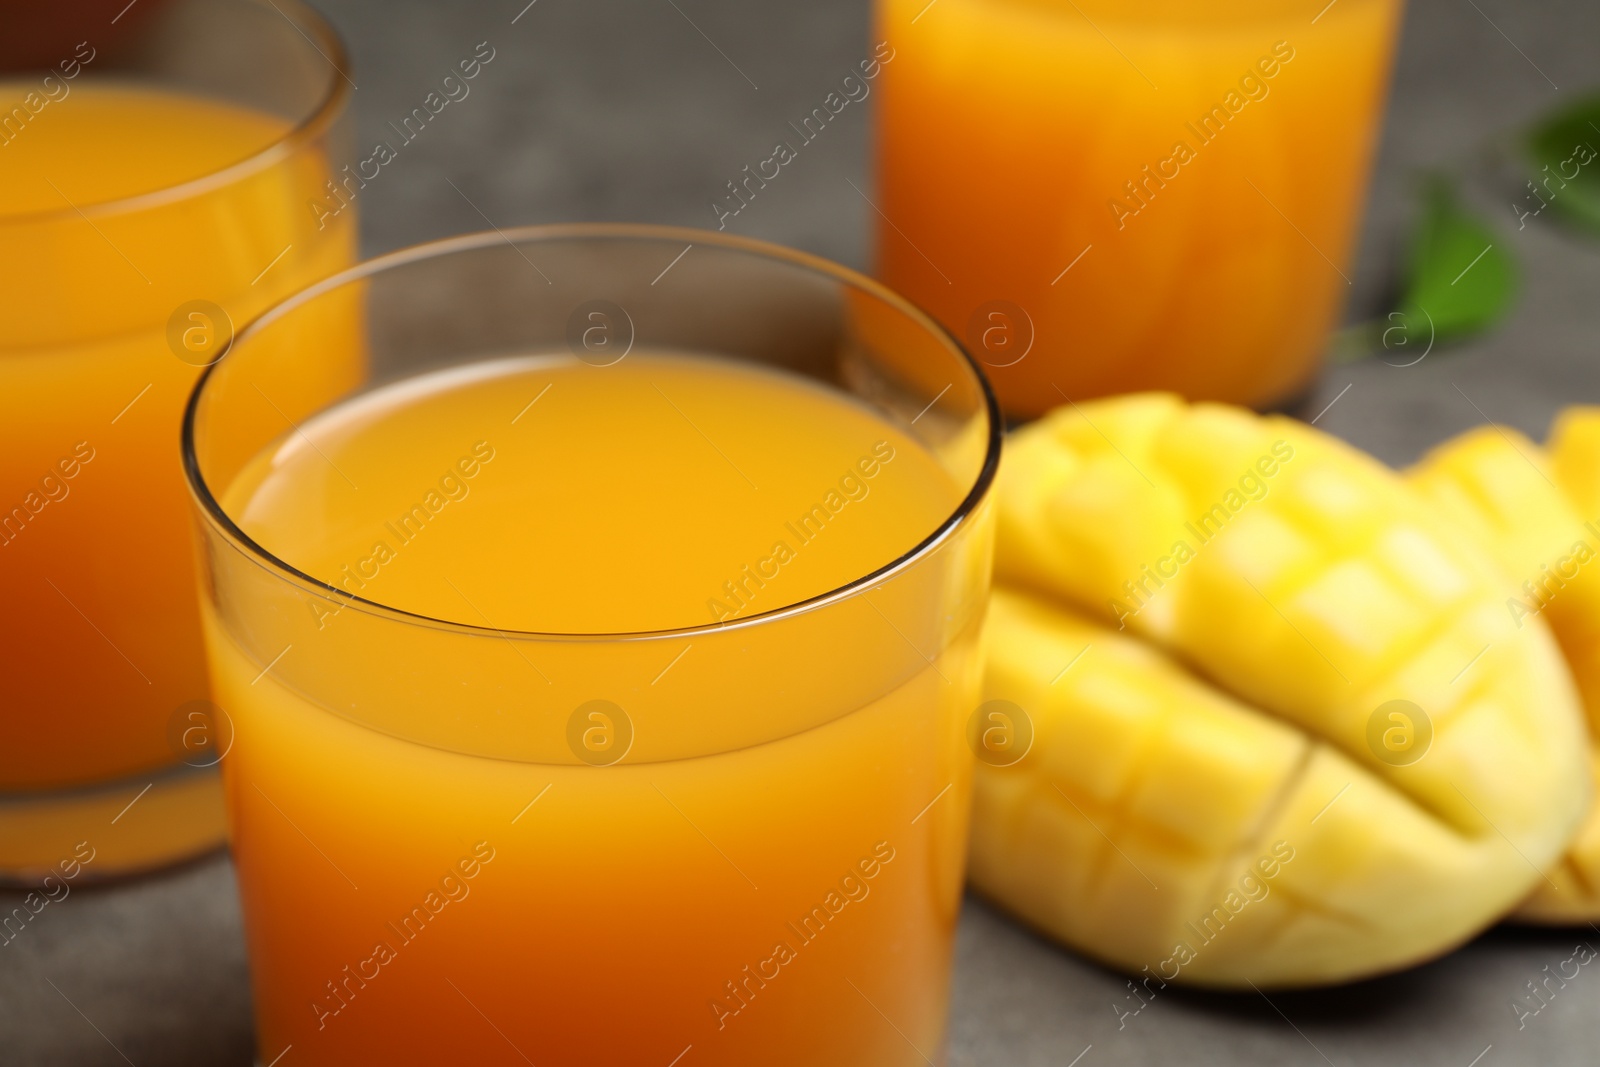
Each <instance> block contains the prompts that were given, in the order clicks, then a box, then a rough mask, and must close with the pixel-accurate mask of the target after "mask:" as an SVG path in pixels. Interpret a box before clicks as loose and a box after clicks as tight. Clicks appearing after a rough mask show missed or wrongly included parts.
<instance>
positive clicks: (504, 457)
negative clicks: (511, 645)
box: [224, 353, 959, 633]
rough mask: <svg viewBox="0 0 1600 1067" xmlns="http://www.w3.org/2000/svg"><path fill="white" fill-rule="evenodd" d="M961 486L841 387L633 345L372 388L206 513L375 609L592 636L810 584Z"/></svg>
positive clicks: (791, 598)
mask: <svg viewBox="0 0 1600 1067" xmlns="http://www.w3.org/2000/svg"><path fill="white" fill-rule="evenodd" d="M513 420H515V421H513ZM468 472H470V473H468ZM958 499H959V494H958V493H957V491H956V488H955V486H954V484H953V483H952V482H951V480H950V479H949V477H948V476H947V475H945V474H944V472H943V470H942V469H941V468H940V467H939V466H938V465H937V463H936V462H935V460H934V459H933V458H932V456H930V455H929V453H928V452H927V451H926V450H924V449H923V448H922V447H921V446H919V445H917V444H916V443H915V442H913V441H912V440H911V439H910V438H908V437H906V435H905V434H903V433H902V432H901V431H899V430H897V429H895V428H893V427H890V426H889V425H887V424H886V423H884V422H882V421H881V420H879V419H878V418H877V417H876V416H875V415H873V414H872V413H871V412H870V411H868V410H867V409H866V408H864V407H860V406H858V405H856V404H854V403H851V402H848V401H846V400H844V399H842V398H840V397H839V396H838V395H837V394H830V393H828V392H825V391H824V390H823V389H822V388H821V387H819V386H816V385H812V384H808V383H806V382H805V381H804V380H803V379H800V378H796V377H793V376H789V375H783V376H780V375H777V374H775V373H772V372H764V371H760V370H756V369H752V368H750V367H747V366H742V365H740V364H734V363H728V362H716V361H712V360H708V359H697V358H689V357H673V356H663V355H656V356H651V355H643V354H637V353H636V354H634V355H630V356H629V357H628V358H627V359H625V360H623V361H622V362H621V363H619V364H617V365H615V366H611V367H603V368H599V367H591V366H588V365H586V364H583V363H580V362H578V361H577V360H575V359H572V358H570V357H565V356H561V357H557V356H551V357H545V358H530V359H521V360H507V361H504V362H500V363H491V364H482V365H476V366H474V367H472V368H469V369H467V370H465V371H455V372H443V373H439V374H435V375H431V376H429V377H428V378H425V379H413V380H411V381H408V382H406V383H403V384H402V385H400V386H395V387H390V388H388V389H382V390H379V391H377V392H376V393H373V394H370V395H368V396H366V397H363V398H362V399H361V400H359V401H358V402H355V403H352V404H347V405H343V406H341V407H338V408H335V409H334V410H333V411H331V412H328V413H326V414H324V415H323V416H321V417H319V418H317V419H313V420H310V421H308V422H306V423H305V424H303V425H302V426H301V428H300V432H298V433H292V434H290V435H289V436H287V437H285V438H284V439H283V442H282V444H281V446H280V447H278V448H277V449H276V450H274V451H272V452H271V453H263V454H262V455H261V456H260V457H258V459H257V460H256V461H255V462H254V463H252V464H251V465H250V467H249V468H248V469H247V470H245V471H244V472H243V473H241V475H240V476H239V478H238V479H237V480H236V481H235V482H234V484H233V485H232V486H231V487H230V489H229V493H228V499H227V500H226V501H225V502H224V509H225V510H226V511H227V512H228V513H229V514H230V515H233V516H234V517H235V519H236V521H237V522H238V523H239V525H240V526H241V527H242V528H243V529H244V531H245V532H246V533H247V534H248V535H250V537H251V538H253V539H254V540H255V541H256V542H257V543H258V544H260V545H262V546H263V547H265V548H267V550H268V551H270V552H274V553H275V554H277V555H279V557H280V558H281V559H283V560H284V561H285V562H288V563H289V564H290V565H292V566H294V567H296V568H297V569H299V570H301V571H303V572H305V573H307V574H310V575H311V576H313V577H316V578H319V579H321V580H323V581H326V582H328V583H330V584H334V585H337V586H339V587H340V588H341V589H345V590H346V591H348V592H352V593H356V594H357V595H360V596H362V597H364V598H366V599H369V600H375V601H378V602H379V603H383V604H386V605H388V606H390V607H396V608H400V609H402V610H405V611H410V612H414V613H416V614H419V615H427V616H430V617H432V618H439V619H449V620H453V621H457V622H466V623H472V624H475V625H480V624H483V625H493V626H496V627H500V628H504V629H511V630H530V631H539V632H545V633H608V632H635V631H643V630H657V629H670V628H677V627H685V626H701V625H705V624H707V623H713V622H718V621H723V620H726V619H729V618H734V617H738V616H743V615H748V614H755V613H760V612H763V611H769V610H771V609H774V608H779V607H784V606H786V605H788V604H794V603H798V602H800V601H802V600H805V599H807V598H809V597H812V596H816V595H818V594H821V593H825V592H828V591H829V590H831V589H834V588H837V587H838V586H841V585H845V584H847V583H849V582H851V581H853V580H855V579H856V578H860V577H862V576H864V575H866V574H868V573H870V572H872V571H873V570H876V569H877V568H879V567H881V566H883V565H885V564H887V563H889V562H891V561H893V560H894V559H896V558H897V557H898V556H900V555H902V554H903V553H905V552H907V551H908V550H910V549H911V548H912V547H913V546H915V545H916V544H917V543H918V542H919V541H921V540H922V539H923V538H924V537H926V536H927V535H928V534H930V533H931V532H932V531H933V530H934V529H935V528H936V527H938V525H939V524H940V523H941V522H943V521H944V519H945V518H946V517H948V516H949V514H950V512H951V511H952V510H954V508H955V505H956V501H957V500H958ZM814 509H819V510H814Z"/></svg>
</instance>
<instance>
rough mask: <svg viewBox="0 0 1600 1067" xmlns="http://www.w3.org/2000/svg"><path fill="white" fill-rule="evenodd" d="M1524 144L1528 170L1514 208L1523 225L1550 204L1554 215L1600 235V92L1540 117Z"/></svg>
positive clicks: (1540, 213) (1541, 212)
mask: <svg viewBox="0 0 1600 1067" xmlns="http://www.w3.org/2000/svg"><path fill="white" fill-rule="evenodd" d="M1524 147H1525V149H1526V151H1527V158H1528V162H1529V164H1530V165H1529V167H1528V170H1529V172H1530V173H1529V185H1528V186H1525V187H1524V188H1523V190H1522V192H1523V197H1522V201H1521V203H1520V205H1519V206H1517V207H1516V208H1515V209H1514V210H1515V211H1516V213H1517V217H1518V218H1519V220H1521V222H1522V223H1523V224H1524V225H1525V224H1526V223H1527V221H1528V219H1529V218H1530V217H1531V216H1534V215H1542V214H1543V213H1544V210H1545V208H1546V207H1547V206H1548V207H1549V209H1550V214H1551V216H1553V217H1555V218H1557V219H1560V220H1562V221H1565V222H1567V223H1568V224H1570V225H1573V226H1575V227H1576V228H1578V229H1580V230H1585V231H1587V232H1588V233H1589V235H1590V236H1600V151H1597V149H1600V96H1591V97H1588V98H1586V99H1583V100H1580V101H1578V102H1577V103H1575V104H1573V105H1571V106H1570V107H1566V108H1562V109H1561V110H1560V111H1556V112H1554V113H1553V114H1550V115H1548V116H1546V117H1545V118H1544V119H1542V120H1540V122H1539V123H1538V125H1536V126H1534V128H1533V129H1532V130H1530V131H1529V133H1528V135H1527V140H1526V141H1525V142H1524ZM1524 212H1526V214H1524Z"/></svg>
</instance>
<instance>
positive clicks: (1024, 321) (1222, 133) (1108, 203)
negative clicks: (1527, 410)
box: [876, 0, 1401, 416]
mask: <svg viewBox="0 0 1600 1067" xmlns="http://www.w3.org/2000/svg"><path fill="white" fill-rule="evenodd" d="M1400 12H1401V3H1400V0H1335V2H1333V3H1329V2H1328V0H1246V2H1245V3H1242V4H1230V5H1226V9H1223V8H1220V7H1215V6H1206V5H1195V4H1192V3H1182V2H1179V0H1152V2H1149V3H1141V4H1134V5H1128V4H1120V3H1112V2H1109V0H1081V2H1078V3H1074V2H1073V0H935V2H933V3H929V2H928V0H878V23H879V29H880V33H881V34H882V35H883V37H884V38H886V39H887V41H888V42H889V43H890V45H891V46H892V49H893V58H892V59H891V60H890V61H888V62H887V63H885V64H884V67H883V72H882V77H881V80H880V86H879V87H880V89H881V96H880V100H881V110H880V115H879V142H878V156H877V162H878V168H879V194H878V198H877V201H876V204H877V207H878V208H879V209H880V210H881V215H879V216H878V219H879V226H878V260H877V262H878V271H879V274H880V276H881V277H882V278H883V279H884V280H885V281H886V282H887V283H888V284H889V285H891V286H892V287H894V288H896V289H898V290H900V291H901V292H903V293H905V294H907V295H908V296H910V297H911V298H912V299H913V300H914V301H916V302H917V303H919V304H921V305H922V306H923V307H925V308H927V309H928V310H929V311H931V312H932V313H933V314H934V316H935V317H936V318H938V319H939V320H941V321H942V322H943V323H944V324H945V325H946V326H947V327H948V328H950V329H951V330H952V331H953V332H955V333H956V334H957V335H959V336H961V337H962V338H964V339H965V340H966V341H967V342H968V344H969V347H970V348H971V349H972V350H973V352H974V353H975V354H976V355H977V356H978V358H979V359H980V360H981V361H982V362H983V363H984V364H985V365H986V369H987V370H988V373H989V374H990V376H991V378H992V379H993V382H994V385H995V390H996V392H997V393H998V394H999V396H1000V400H1001V404H1002V406H1004V407H1005V409H1006V410H1007V411H1008V412H1010V413H1012V414H1015V415H1020V416H1030V415H1037V414H1039V413H1041V412H1043V411H1045V410H1047V409H1049V408H1051V407H1054V406H1055V405H1057V404H1062V403H1065V402H1066V401H1067V399H1068V398H1071V399H1078V398H1082V397H1088V396H1099V395H1105V394H1110V393H1118V392H1128V391H1135V390H1141V389H1171V390H1175V391H1177V392H1180V393H1182V394H1184V395H1186V396H1188V397H1191V398H1195V399H1209V400H1223V401H1230V402H1234V403H1240V404H1247V405H1253V406H1256V407H1270V406H1280V405H1285V404H1289V403H1292V402H1294V401H1295V400H1297V399H1299V398H1300V397H1301V396H1302V395H1303V394H1305V393H1306V392H1307V391H1308V390H1309V388H1310V387H1311V385H1312V381H1313V378H1314V377H1315V375H1316V372H1317V367H1318V362H1319V358H1320V355H1321V353H1322V350H1323V348H1324V346H1325V343H1326V341H1327V336H1328V332H1329V329H1330V327H1331V326H1332V325H1333V324H1334V321H1335V318H1336V316H1337V315H1338V314H1339V310H1340V307H1341V303H1342V300H1343V297H1344V294H1345V293H1346V292H1347V290H1348V286H1349V281H1350V274H1351V266H1350V261H1351V258H1352V251H1353V247H1354V241H1355V239H1356V236H1357V223H1358V216H1359V213H1360V208H1361V204H1362V198H1363V193H1364V187H1365V184H1366V180H1367V175H1368V166H1369V162H1370V159H1371V156H1372V152H1373V149H1374V146H1375V141H1376V137H1377V133H1378V129H1379V119H1380V115H1381V111H1382V105H1383V101H1384V95H1385V91H1386V85H1387V80H1388V74H1389V67H1390V54H1391V52H1392V50H1393V47H1394V41H1395V36H1396V32H1397V27H1398V22H1399V17H1400Z"/></svg>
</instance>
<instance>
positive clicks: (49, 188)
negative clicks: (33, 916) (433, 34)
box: [0, 77, 353, 865]
mask: <svg viewBox="0 0 1600 1067" xmlns="http://www.w3.org/2000/svg"><path fill="white" fill-rule="evenodd" d="M62 84H63V85H66V86H70V92H69V93H68V94H67V95H65V96H63V97H62V98H60V99H57V100H54V101H52V102H50V103H49V104H47V105H46V106H44V107H43V108H42V109H40V110H39V111H37V113H32V112H29V111H27V109H25V108H24V109H23V114H25V115H28V118H27V120H26V122H25V123H22V124H20V125H19V124H18V122H17V121H16V119H15V118H14V117H13V118H12V121H11V124H10V125H9V126H6V128H5V133H6V136H5V139H4V143H0V248H3V249H4V252H5V254H4V256H3V257H0V289H3V291H5V292H6V293H7V296H8V306H9V307H10V308H11V311H10V312H9V313H8V314H7V315H5V316H0V602H3V603H5V604H6V605H7V606H8V610H7V611H6V612H4V613H3V614H0V673H3V674H4V676H5V677H6V679H7V690H8V691H7V701H6V705H5V711H4V719H5V729H6V735H7V743H6V744H5V745H3V746H0V792H9V791H26V790H39V789H51V788H60V787H66V786H75V785H79V784H86V783H93V782H97V781H102V780H105V779H109V778H115V777H118V776H121V775H127V774H133V773H136V772H142V771H145V770H150V769H155V768H159V767H161V766H163V765H170V764H172V763H174V762H175V761H176V758H177V756H178V755H179V753H176V752H175V751H174V750H173V747H172V745H171V744H170V743H169V739H168V736H167V726H168V720H169V717H170V716H172V715H173V714H174V712H175V711H176V710H177V709H178V708H179V707H180V706H182V705H183V704H185V703H186V702H188V701H193V700H198V699H203V698H204V697H205V696H206V694H207V683H206V678H205V670H204V663H203V656H202V652H201V649H200V629H199V618H198V612H197V608H196V606H195V604H194V600H195V596H194V592H193V589H194V577H193V573H194V572H193V562H192V557H191V546H190V541H191V532H190V523H189V519H188V516H187V514H186V511H187V506H188V505H187V500H186V492H185V490H184V487H183V481H182V475H181V470H180V466H179V461H178V449H177V430H178V422H179V413H180V411H181V409H182V405H183V401H184V399H185V398H186V396H187V394H188V391H189V389H190V387H191V386H192V385H193V382H194V379H195V376H196V374H197V373H198V371H197V367H196V365H195V362H203V357H202V358H201V359H199V360H198V361H197V360H195V359H194V358H193V357H192V356H191V357H190V358H189V361H186V359H185V358H180V356H179V355H178V354H176V353H175V351H174V349H173V347H171V345H170V344H169V338H168V336H167V328H168V322H169V319H170V318H171V317H172V316H173V314H174V312H175V311H176V310H177V309H178V308H179V306H180V305H182V304H184V303H186V302H188V301H194V300H205V301H210V302H213V303H214V304H216V305H220V306H221V307H222V308H224V309H226V312H227V314H229V315H231V316H232V318H233V321H234V323H235V324H237V325H242V324H243V322H244V321H245V320H246V319H247V318H248V317H250V316H251V315H253V314H255V313H256V312H257V311H259V310H261V309H262V308H264V307H265V306H266V305H267V304H268V303H271V302H273V301H275V300H277V299H280V298H281V297H282V296H283V295H285V294H286V293H287V292H290V291H292V290H294V289H298V288H301V287H302V286H304V285H305V284H307V283H308V282H309V281H310V280H312V279H313V278H314V277H319V276H321V275H323V274H325V273H328V272H329V271H331V270H333V269H337V268H338V267H341V266H344V265H346V264H347V263H348V262H349V260H350V258H351V254H352V250H353V245H352V241H351V231H350V227H349V216H348V215H346V216H345V217H344V218H341V219H340V220H337V223H336V224H335V225H331V226H328V227H326V228H325V229H323V230H320V231H319V230H317V228H316V226H315V219H314V216H313V215H312V213H311V212H310V211H309V210H308V209H307V207H306V200H307V199H308V198H309V197H312V196H315V195H316V194H317V192H318V190H320V189H321V187H322V185H323V183H324V181H325V180H326V174H327V166H326V161H325V160H324V158H323V157H322V155H321V154H320V150H316V149H313V148H311V147H306V148H302V149H300V150H298V151H295V152H290V153H286V154H285V155H284V156H283V157H282V158H279V159H275V160H271V161H268V162H266V163H265V164H264V165H262V166H261V167H260V168H258V169H256V170H254V171H251V172H250V173H248V174H243V175H237V176H236V177H235V178H234V179H231V180H230V181H228V182H225V183H221V184H218V185H217V186H215V187H207V188H206V189H204V190H202V191H195V192H193V193H192V195H188V196H185V197H179V198H177V199H175V200H173V201H171V202H168V203H164V204H163V205H160V206H148V205H147V206H144V207H140V208H138V209H136V210H122V209H120V208H117V207H115V206H114V205H111V203H110V202H112V201H116V200H119V199H120V198H125V197H130V196H137V195H139V194H144V193H150V192H152V191H155V190H160V189H166V188H169V187H170V186H172V185H173V184H174V183H180V182H186V181H190V180H193V179H199V178H202V177H205V176H207V175H210V174H213V173H214V172H216V171H217V170H219V169H220V168H225V167H228V166H231V165H233V164H235V163H239V162H240V161H242V160H245V159H246V158H247V157H250V156H251V155H252V154H254V153H259V152H261V151H262V150H264V149H266V148H268V147H269V146H270V145H272V144H273V143H274V142H275V141H276V140H277V139H279V138H280V137H281V136H282V135H283V134H284V132H285V131H286V129H287V125H288V124H287V122H286V121H285V120H284V119H281V118H278V117H276V116H271V115H266V114H262V113H258V112H254V111H249V110H245V109H242V108H239V107H235V106H232V105H228V104H224V103H219V102H217V101H212V100H205V99H199V98H194V97H188V96H183V95H178V94H174V93H170V92H164V91H158V90H154V89H148V88H137V87H133V86H131V85H124V84H120V83H111V82H101V83H95V82H92V81H90V80H89V79H88V78H87V77H82V78H79V79H78V80H76V81H71V82H63V83H62ZM36 88H37V86H36V85H33V84H31V83H22V82H0V116H7V115H11V114H12V113H11V110H10V109H11V107H12V105H13V104H15V105H17V106H18V107H21V106H22V103H21V102H22V101H23V100H24V99H25V97H26V96H27V94H28V93H30V92H32V91H34V90H35V89H36ZM275 257H278V258H277V259H276V261H275ZM269 267H270V269H267V268H269ZM224 329H225V327H224V326H222V325H220V324H217V332H218V333H219V334H220V333H221V331H223V330H224ZM138 822H139V820H138V817H137V816H135V815H134V814H130V816H129V818H128V819H125V820H123V821H122V823H121V824H119V831H121V830H122V829H123V828H124V827H128V826H133V827H134V829H133V830H130V831H129V832H134V831H135V830H137V824H138ZM69 834H70V831H69ZM80 836H81V835H80ZM78 839H79V838H78V837H72V836H69V837H68V838H67V839H66V841H65V847H66V849H67V853H70V851H71V847H72V842H73V841H76V840H78ZM63 854H66V853H63ZM4 862H5V857H4V856H3V855H0V865H3V864H4Z"/></svg>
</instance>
